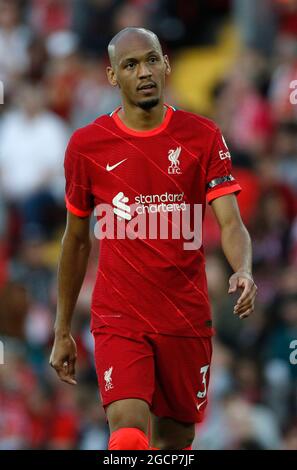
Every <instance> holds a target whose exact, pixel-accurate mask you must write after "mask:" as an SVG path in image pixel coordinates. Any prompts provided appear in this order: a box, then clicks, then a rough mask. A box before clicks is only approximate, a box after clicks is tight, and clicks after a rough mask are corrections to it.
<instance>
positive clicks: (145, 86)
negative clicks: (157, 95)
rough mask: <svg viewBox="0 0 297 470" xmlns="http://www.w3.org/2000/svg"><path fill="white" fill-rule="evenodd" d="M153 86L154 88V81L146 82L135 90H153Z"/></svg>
mask: <svg viewBox="0 0 297 470" xmlns="http://www.w3.org/2000/svg"><path fill="white" fill-rule="evenodd" d="M154 88H156V84H155V83H146V84H145V85H141V86H139V87H138V88H137V91H143V92H145V91H151V90H153V89H154Z"/></svg>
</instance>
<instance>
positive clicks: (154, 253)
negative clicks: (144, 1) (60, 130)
mask: <svg viewBox="0 0 297 470" xmlns="http://www.w3.org/2000/svg"><path fill="white" fill-rule="evenodd" d="M166 107H167V110H166V115H165V118H164V120H163V123H162V124H161V125H160V126H159V127H157V128H155V129H153V130H150V131H135V130H132V129H130V128H128V127H126V126H125V125H124V123H123V122H122V121H121V119H120V117H119V116H118V111H119V109H120V108H118V109H117V110H115V111H114V112H113V113H111V114H109V115H104V116H101V117H99V118H98V119H96V120H95V121H94V122H93V123H91V124H89V125H88V126H86V127H84V128H82V129H78V130H77V131H75V132H74V134H73V136H72V137H71V139H70V142H69V145H68V147H67V150H66V156H65V176H66V205H67V209H68V210H69V211H71V212H72V213H73V214H75V215H77V216H87V215H89V214H90V213H91V212H92V211H93V210H94V208H96V209H95V214H97V220H98V222H97V224H99V225H98V227H101V229H102V231H103V226H104V224H102V221H103V219H104V217H105V218H106V215H107V213H108V211H107V210H106V212H104V211H101V209H100V207H104V206H103V205H104V204H105V205H106V207H110V212H109V215H108V217H109V218H107V219H106V220H107V221H108V222H109V221H110V222H111V220H110V219H111V218H113V219H114V220H113V222H114V225H113V227H114V228H113V234H116V233H117V230H118V227H119V226H121V227H122V228H123V227H124V228H125V229H127V232H126V233H127V234H128V233H130V235H131V233H132V232H133V229H134V232H135V230H136V232H137V229H138V228H139V227H137V223H136V221H137V220H138V222H139V226H140V225H141V223H142V222H145V221H146V222H148V223H147V225H146V226H145V228H144V230H142V232H141V234H142V235H141V236H140V235H139V233H138V232H137V234H138V236H136V237H135V236H134V237H133V236H122V237H119V236H118V237H115V236H114V237H111V236H110V235H109V236H106V237H105V238H103V239H101V240H100V254H99V265H98V274H97V279H96V283H95V286H94V290H93V295H92V306H91V312H92V321H91V328H97V327H101V326H104V325H109V326H111V327H113V328H119V329H120V328H124V329H129V330H136V331H143V332H149V333H151V332H154V333H161V334H173V335H179V336H210V335H212V334H213V328H212V325H211V312H210V305H209V299H208V292H207V282H206V274H205V259H204V253H203V245H201V246H198V247H197V248H195V249H184V242H185V237H183V232H182V230H180V233H181V236H180V237H179V238H178V236H177V235H176V234H175V235H174V234H173V232H174V230H175V231H176V230H177V231H178V228H180V229H181V227H178V224H179V222H176V220H178V219H176V218H175V217H178V216H179V217H180V224H182V223H183V222H182V216H183V214H184V213H185V212H187V211H188V214H190V219H189V220H190V223H189V227H190V228H192V229H194V225H195V224H194V221H193V220H192V218H193V217H194V207H195V205H196V207H200V210H201V213H202V217H203V214H204V210H205V204H206V201H207V202H208V203H210V202H211V201H212V200H213V199H215V198H217V197H220V196H223V195H225V194H230V193H236V194H237V193H238V192H239V191H240V190H241V188H240V186H239V184H238V183H237V182H236V180H235V179H234V178H233V176H232V168H231V157H230V153H229V151H228V148H227V146H226V142H225V141H224V138H223V136H222V134H221V133H220V130H219V129H218V127H217V126H216V125H215V124H214V123H213V122H212V121H210V120H208V119H206V118H204V117H201V116H198V115H196V114H193V113H189V112H185V111H183V110H176V109H175V108H173V107H171V106H168V105H166ZM107 205H108V206H107ZM98 208H99V209H98ZM154 217H155V219H154ZM165 217H167V218H168V222H167V224H168V225H167V227H169V229H168V236H163V235H162V236H161V235H160V233H161V232H159V231H158V230H157V229H158V228H159V226H160V225H161V219H162V220H165ZM191 217H192V218H191ZM137 218H138V219H137ZM152 220H155V223H156V226H154V227H153V224H154V223H152ZM131 224H134V225H131ZM158 224H159V225H158ZM98 227H97V229H98ZM95 228H96V227H95ZM105 229H106V224H105ZM171 229H172V230H171ZM154 230H155V231H154ZM160 230H161V229H160ZM95 233H96V232H95ZM98 233H99V231H98ZM121 233H122V232H121ZM162 233H163V232H162ZM109 234H110V232H109ZM98 237H99V236H98ZM189 239H190V238H189Z"/></svg>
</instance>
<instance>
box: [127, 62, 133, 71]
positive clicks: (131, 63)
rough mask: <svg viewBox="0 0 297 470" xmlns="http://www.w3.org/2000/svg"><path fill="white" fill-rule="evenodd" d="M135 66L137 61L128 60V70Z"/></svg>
mask: <svg viewBox="0 0 297 470" xmlns="http://www.w3.org/2000/svg"><path fill="white" fill-rule="evenodd" d="M134 67H135V62H128V64H127V65H126V67H125V68H126V69H128V70H133V69H134Z"/></svg>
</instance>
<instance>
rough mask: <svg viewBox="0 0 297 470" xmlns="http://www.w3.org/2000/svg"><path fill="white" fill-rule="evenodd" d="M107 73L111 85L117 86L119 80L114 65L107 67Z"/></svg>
mask: <svg viewBox="0 0 297 470" xmlns="http://www.w3.org/2000/svg"><path fill="white" fill-rule="evenodd" d="M106 75H107V78H108V81H109V83H110V84H111V86H117V84H118V82H117V78H116V74H115V72H114V70H113V68H112V67H110V66H109V67H106Z"/></svg>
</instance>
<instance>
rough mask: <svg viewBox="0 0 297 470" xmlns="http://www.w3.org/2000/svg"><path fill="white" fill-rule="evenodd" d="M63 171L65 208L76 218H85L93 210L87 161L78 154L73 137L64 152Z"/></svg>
mask: <svg viewBox="0 0 297 470" xmlns="http://www.w3.org/2000/svg"><path fill="white" fill-rule="evenodd" d="M64 170H65V180H66V186H65V201H66V207H67V209H68V210H69V211H70V212H72V214H74V215H77V216H78V217H87V216H88V215H90V214H91V212H92V210H93V208H94V204H93V197H92V192H91V183H90V179H89V174H88V173H89V171H88V165H87V159H86V158H85V157H84V156H83V155H82V154H81V153H80V152H78V149H77V146H76V143H75V138H74V136H72V137H71V139H70V141H69V143H68V146H67V149H66V152H65V160H64Z"/></svg>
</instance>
